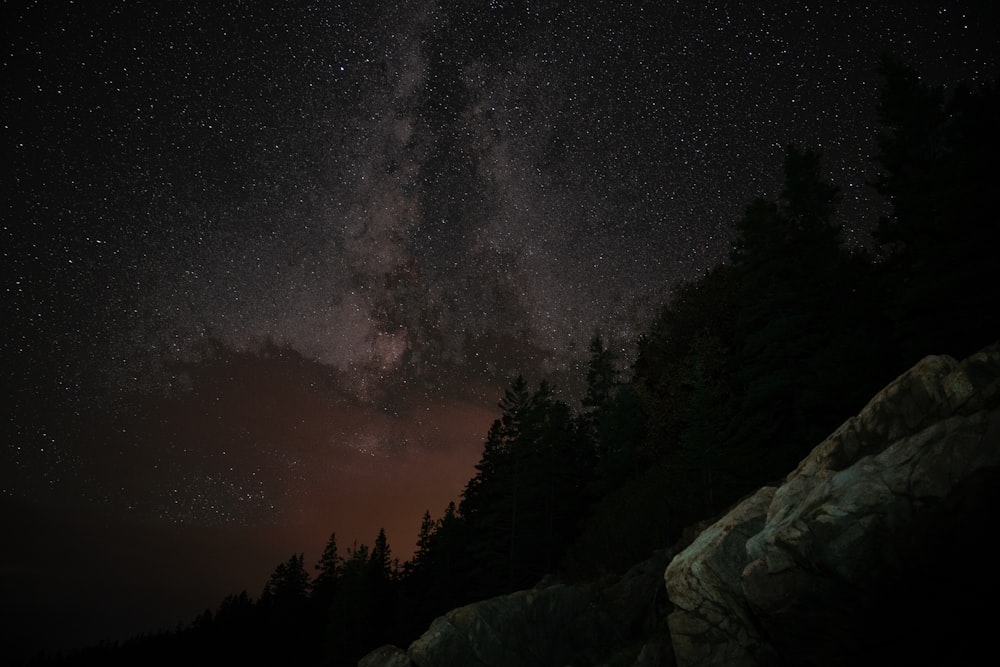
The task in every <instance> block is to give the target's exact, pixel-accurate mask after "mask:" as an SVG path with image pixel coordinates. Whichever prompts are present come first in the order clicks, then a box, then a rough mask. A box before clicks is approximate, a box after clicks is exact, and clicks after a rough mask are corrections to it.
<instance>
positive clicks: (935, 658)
mask: <svg viewBox="0 0 1000 667" xmlns="http://www.w3.org/2000/svg"><path fill="white" fill-rule="evenodd" d="M998 512H1000V343H998V344H997V345H994V346H992V347H990V348H987V349H986V350H984V351H982V352H980V353H979V354H976V355H973V356H971V357H969V358H968V359H966V360H965V361H963V362H961V363H959V362H957V361H955V360H954V359H952V358H950V357H945V356H937V357H927V358H926V359H924V360H923V361H921V362H920V363H919V364H917V365H916V366H915V367H913V368H912V369H910V370H909V371H908V372H906V373H904V374H903V375H901V376H900V377H899V378H897V379H896V380H895V381H894V382H893V383H891V384H890V385H889V386H887V387H886V388H885V389H883V390H882V391H881V392H880V393H879V394H877V395H876V396H875V397H874V398H873V399H872V400H871V401H870V402H869V403H868V405H867V406H866V407H865V408H864V409H863V410H862V411H861V412H860V413H859V414H858V415H857V416H856V417H853V418H851V419H849V420H847V421H846V422H845V423H844V424H843V425H842V426H841V427H840V428H839V429H838V430H837V431H836V432H834V433H833V434H832V435H831V436H830V437H828V438H827V439H826V440H825V441H824V442H823V443H821V444H820V445H819V446H817V447H816V448H815V449H814V450H813V451H812V452H811V453H810V455H809V456H807V457H806V458H805V459H803V460H802V462H801V463H800V464H799V466H798V468H797V469H796V470H795V471H794V472H792V473H791V474H789V475H788V477H786V478H785V480H784V482H783V483H782V484H780V485H779V486H776V487H773V486H772V487H764V488H761V489H759V490H758V491H757V492H756V493H754V494H752V495H750V496H749V497H747V498H745V499H744V500H743V501H742V502H740V503H738V504H737V505H736V506H734V507H733V508H732V509H731V510H730V511H729V512H728V513H726V514H725V515H724V516H723V517H722V518H721V519H719V520H718V521H715V522H714V523H711V524H710V525H708V526H707V527H705V528H704V529H703V530H701V531H700V533H698V535H697V537H696V538H694V539H693V541H690V540H688V541H690V544H689V545H688V546H687V547H686V548H684V549H683V550H679V549H675V550H670V551H664V552H660V553H657V554H655V555H654V557H653V558H651V559H650V560H648V561H646V562H644V563H641V564H640V565H637V566H636V567H634V568H632V570H630V571H629V572H628V573H626V574H625V575H624V576H622V577H620V578H614V577H611V578H606V579H604V580H602V581H598V582H592V583H586V584H576V585H566V584H552V585H548V586H539V587H537V588H535V589H532V590H529V591H519V592H516V593H512V594H510V595H505V596H501V597H497V598H493V599H490V600H485V601H482V602H477V603H474V604H471V605H468V606H466V607H462V608H459V609H455V610H452V611H451V612H449V613H447V614H446V615H444V616H442V617H440V618H438V619H436V620H435V621H434V622H433V623H432V624H431V626H430V628H429V629H428V630H427V632H425V633H424V634H423V635H422V636H421V637H420V638H419V639H417V640H416V641H415V642H413V644H411V645H410V647H409V648H408V649H407V650H405V651H404V650H403V649H400V648H397V647H393V646H384V647H382V648H380V649H378V650H376V651H374V652H372V653H370V654H369V655H368V656H366V657H365V658H363V659H362V661H361V662H360V663H359V665H360V666H361V667H445V666H451V665H456V666H459V665H460V666H463V667H465V666H469V667H506V666H514V665H517V666H519V667H523V666H529V667H530V666H533V665H537V666H542V665H558V666H562V665H570V664H575V665H600V664H614V665H628V666H630V667H671V666H673V665H675V664H676V665H679V666H680V667H692V666H702V665H706V666H707V665H724V666H727V667H728V666H735V667H740V666H745V667H758V666H765V665H767V666H770V665H794V666H798V665H818V666H825V665H830V666H834V665H837V666H840V665H851V667H857V666H858V665H868V664H879V665H882V664H942V665H944V664H948V665H954V664H980V662H979V661H978V660H974V657H975V658H978V656H979V654H980V653H984V652H986V653H989V652H992V650H991V649H992V647H991V646H990V644H991V640H992V637H993V633H995V632H996V627H998V625H997V622H998V620H1000V617H998V612H997V611H996V609H997V607H998V605H1000V567H998V566H997V563H996V558H995V553H996V552H995V551H994V550H993V543H994V542H995V537H994V533H995V532H996V526H997V525H998V523H997V516H998ZM682 543H683V544H686V543H687V542H682ZM678 552H679V553H678ZM674 553H676V556H675V557H673V558H671V557H672V556H673V554H674ZM668 562H669V566H668ZM664 568H666V572H665V574H664ZM664 579H665V581H666V587H665V589H664V586H663V582H664ZM664 590H665V591H666V592H667V593H668V595H669V602H664V601H663V600H662V599H661V598H662V597H663V596H662V592H663V591H664ZM658 601H659V603H660V604H662V605H663V606H664V607H669V606H671V605H672V606H673V611H672V612H671V613H670V615H669V617H668V625H669V630H670V636H669V639H668V638H666V637H662V636H660V637H658V636H657V635H656V633H653V634H652V635H651V634H650V630H652V629H653V627H654V626H656V625H657V623H658V622H657V620H656V617H657V610H656V608H657V606H658Z"/></svg>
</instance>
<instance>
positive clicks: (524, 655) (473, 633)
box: [358, 550, 674, 667]
mask: <svg viewBox="0 0 1000 667" xmlns="http://www.w3.org/2000/svg"><path fill="white" fill-rule="evenodd" d="M673 553H674V552H671V551H667V550H662V551H658V552H656V553H655V554H653V555H652V556H651V557H650V558H649V559H648V560H646V561H644V562H642V563H639V564H638V565H636V566H634V567H632V568H631V569H630V570H628V571H627V572H626V573H625V574H624V575H621V576H619V577H616V576H608V577H605V578H603V579H601V580H599V581H595V582H585V583H579V584H563V583H554V584H547V585H540V586H539V587H537V588H534V589H531V590H525V591H517V592H515V593H511V594H508V595H501V596H498V597H495V598H490V599H489V600H483V601H480V602H475V603H473V604H470V605H466V606H464V607H459V608H458V609H453V610H451V611H450V612H448V613H447V614H445V615H444V616H441V617H439V618H437V619H435V620H434V622H433V623H431V626H430V628H428V630H427V631H426V632H425V633H424V634H423V635H421V636H420V637H419V638H418V639H417V640H415V641H414V642H413V643H412V644H410V646H409V648H408V649H407V651H406V652H405V657H406V661H405V662H403V661H402V658H401V656H402V655H404V653H403V651H402V650H401V649H399V648H396V647H393V646H383V647H381V648H379V649H376V650H375V651H373V652H372V653H370V654H368V655H367V656H365V657H364V658H362V660H361V662H359V663H358V664H359V666H360V665H363V666H364V667H404V666H410V665H412V666H415V667H450V666H452V665H455V666H462V667H531V666H538V667H542V666H550V665H552V666H562V665H569V664H580V665H595V664H599V663H600V661H601V660H603V659H605V658H606V657H607V656H608V655H609V654H611V653H613V652H615V651H616V650H618V649H619V648H620V647H621V646H622V645H623V644H627V643H628V642H633V641H637V640H639V639H641V638H642V637H643V636H645V635H646V634H648V632H649V630H650V629H651V628H652V626H653V625H654V624H655V623H656V620H657V619H656V614H657V610H656V604H657V597H658V593H659V592H660V591H661V590H662V576H663V568H665V567H666V564H667V562H668V561H669V560H670V557H671V556H672V555H673ZM639 650H640V653H641V649H639ZM668 654H669V651H668V650H666V649H664V648H663V647H661V646H657V645H651V646H649V647H648V649H647V650H646V652H645V655H644V656H643V662H641V663H639V664H646V665H652V664H661V665H662V664H672V663H663V662H660V663H655V662H653V660H654V658H656V657H657V656H663V655H668Z"/></svg>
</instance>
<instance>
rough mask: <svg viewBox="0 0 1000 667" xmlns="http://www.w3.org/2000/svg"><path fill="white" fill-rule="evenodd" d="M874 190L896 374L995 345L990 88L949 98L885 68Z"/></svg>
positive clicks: (905, 70) (893, 67)
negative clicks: (881, 203)
mask: <svg viewBox="0 0 1000 667" xmlns="http://www.w3.org/2000/svg"><path fill="white" fill-rule="evenodd" d="M882 75H883V77H884V80H885V82H884V85H883V89H882V95H881V100H880V104H879V117H880V120H881V122H882V125H883V126H884V129H883V131H882V132H881V133H880V135H879V139H878V145H879V152H878V155H877V162H878V165H879V174H878V177H877V178H876V180H875V187H876V189H877V190H878V191H879V192H880V193H881V194H882V195H883V196H885V197H886V198H887V199H888V201H889V203H890V204H891V206H892V212H891V214H890V215H889V216H887V217H884V218H882V219H881V220H880V222H879V226H878V228H877V230H876V238H877V240H878V241H879V243H880V244H881V246H882V249H883V252H884V254H885V255H886V257H887V258H886V261H885V262H884V264H883V265H882V267H881V268H882V274H883V275H884V277H885V283H884V284H885V288H886V291H887V294H888V299H887V301H888V304H887V305H888V309H887V312H888V314H889V316H890V318H891V321H892V324H893V333H894V345H895V347H896V348H898V350H899V354H900V362H899V364H898V365H899V366H900V367H905V366H909V365H910V364H912V363H913V362H915V361H916V360H917V359H918V358H919V357H921V356H923V355H925V354H930V353H949V354H953V355H956V356H960V357H961V356H965V355H967V354H970V353H972V352H974V351H975V350H977V349H979V348H980V347H982V346H983V345H986V344H987V343H989V342H992V341H993V340H995V339H996V338H997V337H998V336H1000V309H997V308H995V307H992V303H993V302H995V300H996V297H997V291H998V290H997V285H998V284H1000V268H998V267H1000V261H998V260H997V247H998V244H1000V222H998V217H997V213H996V211H997V204H996V194H995V193H996V183H997V181H996V177H995V176H994V173H995V171H996V169H995V164H996V157H997V155H998V152H1000V127H998V124H997V122H996V119H997V118H998V117H1000V93H998V88H997V86H996V84H993V85H991V86H987V87H983V88H982V89H980V90H973V89H971V88H970V87H969V86H967V85H965V84H963V85H960V86H958V87H957V88H956V89H955V90H954V92H953V93H952V94H951V95H950V96H949V95H946V94H945V92H944V91H943V90H942V89H940V88H932V87H931V86H930V85H929V84H927V83H925V82H924V81H923V80H922V79H921V77H920V75H919V74H918V73H917V72H916V71H914V70H913V69H912V68H910V67H908V66H907V65H905V64H902V63H900V62H898V61H894V60H891V59H884V60H883V63H882Z"/></svg>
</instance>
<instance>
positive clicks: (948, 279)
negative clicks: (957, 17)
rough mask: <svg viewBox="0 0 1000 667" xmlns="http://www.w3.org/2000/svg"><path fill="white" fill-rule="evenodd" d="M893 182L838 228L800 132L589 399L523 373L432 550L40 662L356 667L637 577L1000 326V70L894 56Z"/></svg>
mask: <svg viewBox="0 0 1000 667" xmlns="http://www.w3.org/2000/svg"><path fill="white" fill-rule="evenodd" d="M881 70H882V75H883V87H882V91H881V100H880V106H879V109H878V112H879V120H880V124H881V129H880V131H879V135H878V137H877V153H876V155H874V156H872V159H873V164H874V167H875V170H876V171H877V176H876V177H875V178H874V180H873V182H872V183H871V184H870V185H871V187H873V188H874V189H875V190H876V191H877V192H878V193H879V194H880V195H881V197H882V198H884V200H885V202H886V204H887V211H888V214H887V215H886V216H885V217H883V218H882V219H880V220H879V221H878V223H877V225H875V227H874V230H873V238H872V241H871V243H870V244H868V245H867V247H865V248H849V247H847V245H846V244H845V242H844V239H843V237H842V232H841V229H840V228H839V227H838V226H837V225H836V224H835V220H836V218H837V216H836V211H837V205H838V199H839V189H838V187H837V186H836V184H834V183H832V182H830V181H829V180H828V179H827V178H826V177H825V175H824V174H825V172H824V169H823V163H822V156H821V155H820V154H819V153H818V152H815V151H813V150H810V149H808V148H803V147H798V146H789V147H788V149H787V152H786V155H785V160H784V165H783V166H784V178H785V181H784V189H783V190H782V192H781V193H780V196H779V197H778V198H777V200H774V201H772V200H767V199H757V200H754V201H752V202H750V203H749V204H748V205H747V206H746V208H745V211H744V213H743V215H742V217H741V218H740V219H739V220H737V221H736V222H735V229H734V235H733V236H734V242H733V245H732V249H731V253H730V256H729V260H728V261H727V262H724V263H722V264H720V265H718V266H716V267H715V268H713V269H712V270H710V271H708V272H706V273H704V274H703V275H701V276H700V277H698V278H697V279H694V280H691V281H690V282H687V283H686V284H683V285H681V286H679V287H678V288H677V289H676V290H675V292H674V293H673V296H672V298H671V299H670V301H669V302H668V303H667V304H665V305H664V306H663V307H662V309H661V310H660V312H659V315H658V317H656V318H655V320H654V321H653V322H652V323H651V324H650V326H649V328H648V329H647V330H646V331H645V332H644V334H643V335H642V336H641V337H640V338H639V340H638V341H635V342H634V344H635V346H636V350H637V353H636V357H635V361H634V362H633V363H631V364H630V365H628V366H627V367H623V364H622V360H621V359H618V358H617V357H616V356H615V355H614V354H613V353H612V352H611V351H610V350H609V349H608V347H607V346H606V345H605V341H604V340H602V338H601V336H600V335H595V336H594V338H593V340H592V341H591V344H590V350H589V353H590V355H589V365H588V366H587V370H586V378H585V379H586V385H585V386H586V392H585V395H583V396H582V397H580V398H579V404H578V406H577V405H571V404H569V403H567V402H565V401H564V400H562V399H561V398H559V394H558V392H556V391H555V388H554V387H552V386H551V385H550V384H549V383H548V382H546V381H545V380H541V381H539V382H537V383H532V382H529V381H528V380H526V379H525V378H524V377H517V378H515V379H513V380H512V381H511V382H510V384H509V386H508V388H507V389H506V391H505V392H504V394H503V396H502V398H501V400H500V410H501V413H500V415H501V416H500V417H499V418H498V419H497V420H496V421H495V422H494V423H493V425H492V427H491V428H490V429H489V432H488V434H487V435H486V439H485V443H484V447H483V453H482V458H481V460H480V462H479V464H478V465H477V466H476V474H475V475H474V476H473V477H472V479H470V480H469V481H468V483H467V485H466V486H465V489H464V491H463V492H462V494H461V497H460V498H459V499H457V501H456V502H453V503H451V504H449V505H448V506H447V507H446V508H443V511H442V512H441V514H439V515H437V516H435V515H433V514H432V513H431V512H430V511H428V512H426V513H425V514H424V518H423V522H422V524H421V526H420V531H419V534H418V536H417V540H416V544H417V549H416V552H415V553H414V555H413V556H412V558H410V559H409V560H407V561H406V562H403V563H400V561H399V560H398V559H397V558H394V557H393V552H392V549H391V547H390V544H389V539H388V537H387V535H386V533H385V531H383V530H379V531H376V530H373V531H372V532H373V539H372V542H371V544H353V545H342V544H338V542H337V537H336V533H335V532H334V533H332V534H331V535H330V537H329V541H328V543H327V546H326V549H325V550H324V551H323V553H322V554H321V555H320V557H319V558H318V559H316V560H315V561H312V560H307V559H306V557H305V555H304V554H302V553H296V554H292V555H291V556H290V557H289V559H288V560H287V561H285V562H282V563H280V564H278V565H277V566H276V567H275V569H274V571H273V573H272V574H271V575H270V578H269V579H268V581H267V583H266V586H265V587H264V588H263V590H262V591H260V592H259V593H256V592H247V591H243V592H241V593H238V594H233V595H230V596H228V597H226V598H225V599H224V600H222V601H221V602H220V603H219V604H218V606H217V607H216V608H215V609H212V610H206V611H205V612H204V613H203V614H201V615H200V616H198V617H197V618H195V619H193V620H192V621H191V622H190V623H189V624H188V625H186V626H182V627H178V628H177V629H175V630H171V631H166V632H156V633H150V634H147V635H143V636H138V637H135V638H133V639H130V640H128V641H125V642H123V643H121V644H117V643H116V644H110V643H109V644H106V645H101V646H94V647H90V648H88V649H85V650H83V651H81V652H79V653H78V654H74V655H70V656H62V657H59V658H51V657H50V658H46V659H40V660H39V661H38V664H67V665H72V664H82V663H85V662H87V663H89V662H94V661H100V662H101V664H106V665H113V664H119V663H122V664H124V663H129V664H132V663H136V662H139V661H141V662H142V663H144V664H175V663H177V662H178V661H182V660H185V659H188V658H190V657H193V656H197V657H198V658H199V660H201V661H212V660H216V661H224V662H226V663H229V664H235V663H237V662H251V663H257V662H272V661H273V662H281V663H284V664H317V665H331V666H333V665H353V664H356V662H357V660H358V659H359V658H360V657H361V656H363V655H364V654H366V653H367V652H369V651H371V650H372V649H374V648H376V647H377V646H379V645H381V644H385V643H393V644H396V645H397V646H406V645H408V644H409V643H410V642H411V641H412V640H413V639H415V638H416V637H417V636H419V635H420V634H421V633H422V632H423V631H424V630H425V629H426V628H427V626H428V625H429V624H430V622H431V621H432V620H433V619H434V618H435V617H437V616H439V615H441V614H443V613H444V612H446V611H447V610H449V609H452V608H454V607H457V606H461V605H463V604H467V603H469V602H472V601H475V600H479V599H483V598H486V597H490V596H494V595H498V594H502V593H506V592H510V591H513V590H518V589H523V588H530V587H531V586H534V585H535V584H537V583H538V582H539V581H540V580H542V579H543V578H544V577H553V578H556V579H559V580H565V581H575V580H584V579H588V578H594V577H597V576H600V575H601V574H602V573H608V572H622V571H624V570H625V569H627V568H628V567H629V566H631V565H632V564H634V563H636V562H638V561H640V560H642V559H643V558H645V557H647V556H648V555H649V553H650V552H652V551H653V550H655V549H658V548H662V547H665V546H667V545H669V544H671V543H672V542H673V541H675V540H676V539H677V538H678V536H679V535H680V534H681V531H682V530H683V529H684V528H685V527H686V526H689V525H691V524H692V523H694V522H696V521H699V520H702V519H705V518H707V517H711V516H713V515H716V514H718V513H719V512H721V511H723V510H725V509H726V508H727V507H729V506H731V505H732V503H734V502H735V501H737V500H738V499H739V498H741V497H743V496H744V495H746V494H747V493H749V492H751V491H753V490H754V489H756V488H758V487H759V486H761V485H762V484H765V483H768V482H770V481H773V480H776V479H779V478H780V477H781V476H783V475H784V474H785V473H787V472H788V471H789V470H791V469H793V468H794V466H795V465H796V463H797V462H798V461H799V460H800V459H801V458H802V457H803V456H804V455H805V454H807V453H808V452H809V451H810V450H811V449H812V447H813V446H815V445H816V444H817V443H818V442H820V441H821V440H822V439H823V438H824V437H825V436H826V435H827V434H828V433H830V432H831V431H832V430H833V429H835V428H836V427H837V426H838V425H839V424H840V423H841V422H842V421H843V420H844V419H845V418H846V417H848V416H850V415H852V414H854V413H856V412H857V411H858V410H859V409H860V408H861V407H862V406H863V405H864V403H865V402H866V401H867V400H868V399H869V398H870V397H871V395H872V394H873V393H874V392H875V391H877V390H878V389H879V388H880V387H882V386H883V385H884V384H885V383H886V382H888V381H889V380H891V379H892V378H893V377H895V375H897V374H898V373H900V372H902V371H903V370H904V369H906V368H908V367H909V366H910V365H912V364H913V363H914V362H915V361H917V360H918V359H919V358H921V357H922V356H924V355H926V354H931V353H933V354H950V355H953V356H957V357H963V356H965V355H968V354H970V353H972V352H974V351H975V350H977V349H979V348H981V347H983V346H984V345H986V344H988V343H990V342H992V341H994V340H996V339H997V337H998V336H1000V333H998V332H1000V309H998V308H997V307H996V304H997V301H996V297H997V289H996V286H997V285H1000V275H998V269H997V267H998V266H1000V262H998V261H997V256H996V253H997V251H996V248H997V247H998V241H1000V224H998V223H997V218H996V210H997V207H996V204H995V202H994V194H993V192H994V184H993V183H992V182H991V177H990V176H989V174H991V173H993V171H994V170H993V169H991V168H990V167H989V165H990V164H993V163H994V162H995V159H996V155H997V151H998V148H1000V143H998V127H997V122H996V119H997V118H1000V97H998V92H997V89H996V87H995V86H992V87H986V88H982V89H974V88H973V87H971V86H965V85H961V86H958V87H956V88H955V89H954V90H950V91H944V90H940V89H937V88H931V87H928V86H927V85H925V84H924V83H923V82H922V80H921V78H920V76H919V74H918V73H917V72H915V71H914V70H912V69H910V68H909V67H908V66H906V65H904V64H901V63H899V62H896V61H893V60H891V59H886V60H885V61H884V62H883V63H882V67H881Z"/></svg>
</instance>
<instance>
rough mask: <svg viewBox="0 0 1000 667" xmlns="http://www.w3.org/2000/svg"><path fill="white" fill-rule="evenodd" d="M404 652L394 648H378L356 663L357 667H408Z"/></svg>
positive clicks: (407, 659) (408, 660) (408, 661)
mask: <svg viewBox="0 0 1000 667" xmlns="http://www.w3.org/2000/svg"><path fill="white" fill-rule="evenodd" d="M410 665H411V663H410V659H409V658H408V657H407V655H406V651H403V650H402V649H400V648H398V647H396V646H380V647H379V648H377V649H375V650H374V651H372V652H371V653H369V654H368V655H366V656H365V657H363V658H361V660H359V661H358V667H410Z"/></svg>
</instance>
